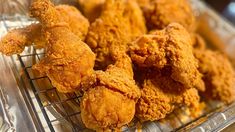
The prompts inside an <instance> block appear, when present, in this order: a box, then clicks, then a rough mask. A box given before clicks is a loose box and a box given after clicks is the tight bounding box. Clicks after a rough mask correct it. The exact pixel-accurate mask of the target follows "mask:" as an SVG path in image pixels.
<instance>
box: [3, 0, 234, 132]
mask: <svg viewBox="0 0 235 132" xmlns="http://www.w3.org/2000/svg"><path fill="white" fill-rule="evenodd" d="M78 3H79V4H80V7H81V12H82V13H81V12H80V11H79V10H78V9H77V8H75V7H73V6H69V5H58V6H55V5H54V4H53V3H52V2H50V1H49V0H35V1H34V2H33V4H32V5H31V8H30V14H31V17H34V18H36V19H37V20H38V21H39V23H38V24H32V25H29V26H27V27H24V28H19V29H14V30H12V31H10V32H8V34H6V36H4V37H3V38H2V39H1V41H0V45H1V46H0V51H1V52H2V53H3V54H5V55H13V54H19V53H21V52H22V51H23V50H24V48H25V47H26V46H30V45H34V47H35V48H44V49H45V53H46V54H45V57H44V58H43V59H42V60H40V62H39V63H38V64H36V65H34V66H33V69H34V70H36V71H38V72H40V74H42V75H46V76H48V78H49V79H50V80H51V83H52V85H53V86H54V87H56V88H57V90H58V91H60V92H63V93H69V92H75V91H83V92H84V95H83V97H82V101H81V103H80V107H81V117H82V121H83V123H84V124H85V126H86V127H87V128H90V129H93V130H96V131H111V130H119V129H120V128H121V127H122V126H124V125H126V124H128V123H130V122H131V120H132V119H133V118H134V116H136V117H137V118H139V120H140V121H154V120H159V119H163V118H165V117H166V115H168V114H170V113H171V112H172V111H174V110H175V109H178V108H180V107H183V106H185V107H188V108H189V109H191V110H192V111H194V112H196V111H197V110H198V109H199V107H200V101H205V100H219V101H222V102H224V103H226V104H229V103H231V102H232V101H233V100H234V97H235V96H234V95H235V94H234V84H233V83H234V71H233V68H232V65H231V63H230V62H229V59H228V58H227V57H226V55H224V54H223V53H221V52H219V51H213V50H210V49H207V48H206V42H205V41H204V40H203V38H202V37H201V36H200V35H199V34H198V33H197V32H196V29H197V22H196V19H195V16H194V15H193V11H192V9H191V7H190V4H189V3H188V1H187V0H78ZM83 15H84V16H83Z"/></svg>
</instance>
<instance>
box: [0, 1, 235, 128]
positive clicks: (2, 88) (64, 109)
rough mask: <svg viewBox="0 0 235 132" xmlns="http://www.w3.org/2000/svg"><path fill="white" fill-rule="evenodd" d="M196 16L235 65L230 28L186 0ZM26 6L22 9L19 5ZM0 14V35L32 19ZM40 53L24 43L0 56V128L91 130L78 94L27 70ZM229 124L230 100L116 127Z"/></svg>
mask: <svg viewBox="0 0 235 132" xmlns="http://www.w3.org/2000/svg"><path fill="white" fill-rule="evenodd" d="M191 3H192V6H193V9H194V12H195V14H196V16H197V17H198V20H199V27H200V28H199V30H198V32H199V33H200V34H201V35H202V36H203V37H204V38H205V39H206V40H207V42H208V44H210V47H212V48H216V49H218V50H221V51H223V52H225V53H226V54H227V55H228V56H229V57H230V59H231V61H232V63H233V64H235V63H234V62H235V54H234V53H235V37H234V36H235V28H234V27H233V26H232V25H231V24H230V23H229V22H228V21H226V20H225V19H223V18H221V17H220V16H219V15H217V14H216V13H215V12H214V11H213V10H212V9H211V8H210V7H208V6H207V5H206V4H205V3H203V2H202V1H199V0H191ZM22 9H26V10H27V8H22ZM0 11H1V10H0ZM24 12H27V11H22V12H21V14H14V15H11V14H7V13H4V14H3V13H2V15H1V16H0V37H2V36H3V35H4V34H6V33H7V31H8V30H10V29H13V28H18V27H24V26H26V25H29V24H31V23H35V21H34V20H33V19H30V18H28V17H27V15H22V14H24ZM43 56H44V51H43V50H36V49H34V47H32V46H31V47H27V48H26V49H25V50H24V52H23V53H22V54H20V55H13V56H11V57H7V56H4V55H0V75H2V77H1V78H0V99H1V101H0V131H24V132H33V131H56V132H60V131H61V132H64V131H66V132H70V131H86V132H88V131H91V130H88V129H86V128H85V126H84V125H83V124H82V121H81V118H80V108H79V102H80V99H81V96H82V93H79V92H77V93H71V94H62V93H59V92H57V91H56V89H55V88H54V87H53V86H52V85H51V84H50V81H49V79H48V78H47V77H43V76H39V75H38V73H35V72H34V71H32V70H31V67H32V65H33V64H35V63H37V62H38V61H39V60H40V58H42V57H43ZM234 122H235V103H232V104H230V105H228V106H225V105H224V104H223V103H221V102H213V101H212V102H206V109H205V110H204V111H203V113H202V114H201V115H200V116H198V117H195V118H192V117H191V116H189V112H188V110H187V108H181V109H177V110H175V111H174V112H173V113H172V114H170V115H168V116H167V117H166V118H165V119H162V120H160V121H154V122H146V123H144V124H140V123H139V122H138V120H137V119H133V121H132V122H131V123H130V124H128V125H126V126H124V127H123V128H122V131H124V132H132V131H138V130H142V131H143V132H161V131H164V132H165V131H194V132H204V131H220V130H223V129H224V128H226V127H227V126H229V125H230V124H232V123H234Z"/></svg>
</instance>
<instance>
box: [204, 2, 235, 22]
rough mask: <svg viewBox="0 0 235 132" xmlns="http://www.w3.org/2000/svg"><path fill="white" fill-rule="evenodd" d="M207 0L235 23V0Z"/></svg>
mask: <svg viewBox="0 0 235 132" xmlns="http://www.w3.org/2000/svg"><path fill="white" fill-rule="evenodd" d="M205 2H206V3H208V5H209V6H211V7H212V8H214V9H215V10H216V11H217V12H219V13H221V14H222V15H223V16H224V17H225V18H227V19H228V20H229V21H231V22H232V23H233V24H234V25H235V0H205Z"/></svg>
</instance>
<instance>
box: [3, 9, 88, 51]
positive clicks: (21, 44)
mask: <svg viewBox="0 0 235 132" xmlns="http://www.w3.org/2000/svg"><path fill="white" fill-rule="evenodd" d="M56 10H57V11H58V12H59V13H60V17H62V18H63V20H64V21H65V22H67V23H68V24H69V29H70V30H71V31H72V32H73V33H74V34H75V35H77V36H78V37H79V38H81V39H82V40H84V39H85V36H86V34H87V32H88V27H89V22H88V20H87V19H86V18H85V17H84V16H82V14H81V13H80V12H79V10H77V9H76V8H75V7H73V6H68V5H58V6H56ZM46 43H47V42H46V39H45V35H44V33H43V29H42V25H41V24H40V23H38V24H32V25H29V26H27V27H24V28H19V29H14V30H12V31H10V32H9V33H7V35H6V36H4V37H3V38H2V40H1V41H0V45H1V47H0V52H2V53H3V54H6V55H13V54H19V53H21V52H22V51H23V50H24V48H25V46H29V45H32V44H34V45H35V46H36V48H44V47H45V45H46Z"/></svg>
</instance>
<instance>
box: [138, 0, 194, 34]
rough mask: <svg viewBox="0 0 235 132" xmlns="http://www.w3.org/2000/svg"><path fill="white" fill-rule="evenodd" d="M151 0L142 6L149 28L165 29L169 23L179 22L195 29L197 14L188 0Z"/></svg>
mask: <svg viewBox="0 0 235 132" xmlns="http://www.w3.org/2000/svg"><path fill="white" fill-rule="evenodd" d="M149 2H150V3H149V4H146V3H145V5H146V6H144V7H143V8H142V9H143V12H144V15H145V18H146V21H147V27H148V29H149V30H152V29H163V28H165V27H166V26H167V25H168V24H170V23H172V22H177V23H179V24H181V25H183V26H184V27H185V28H186V29H187V30H188V31H190V32H193V31H195V29H196V20H195V16H194V14H193V11H192V9H191V7H190V4H189V3H188V1H187V0H150V1H149Z"/></svg>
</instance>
